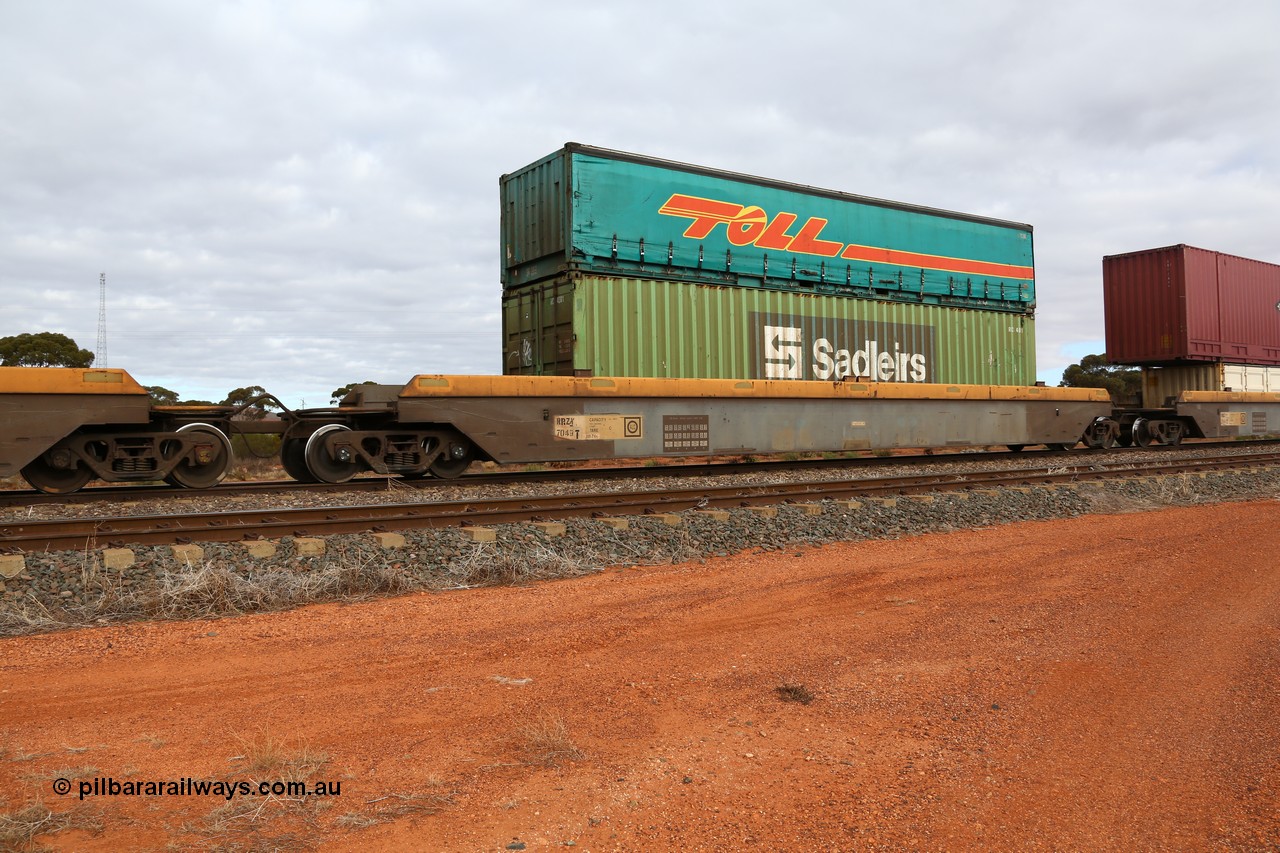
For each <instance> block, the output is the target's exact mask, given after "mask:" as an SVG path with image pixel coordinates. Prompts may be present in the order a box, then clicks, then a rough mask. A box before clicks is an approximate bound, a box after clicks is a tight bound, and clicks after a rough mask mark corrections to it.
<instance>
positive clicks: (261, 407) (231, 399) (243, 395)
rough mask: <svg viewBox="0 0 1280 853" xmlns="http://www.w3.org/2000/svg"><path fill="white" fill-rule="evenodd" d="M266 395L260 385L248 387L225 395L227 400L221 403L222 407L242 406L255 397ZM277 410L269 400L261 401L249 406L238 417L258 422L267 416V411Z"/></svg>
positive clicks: (265, 391)
mask: <svg viewBox="0 0 1280 853" xmlns="http://www.w3.org/2000/svg"><path fill="white" fill-rule="evenodd" d="M266 393H267V390H266V389H265V388H263V387H262V386H261V385H250V386H249V387H248V388H237V389H236V390H234V391H232V392H231V393H230V394H228V395H227V398H226V399H225V400H223V401H222V405H224V406H243V405H245V404H246V403H248V402H249V401H250V400H253V399H254V398H255V397H261V396H262V395H263V394H266ZM278 408H280V407H279V406H277V405H276V404H275V403H273V402H271V401H270V400H263V401H262V402H260V403H257V404H255V405H252V406H249V407H248V408H247V409H245V410H244V411H242V412H241V413H240V414H239V415H238V417H240V418H243V419H244V420H246V421H260V420H262V419H263V418H265V417H266V416H267V412H268V411H270V410H271V409H278Z"/></svg>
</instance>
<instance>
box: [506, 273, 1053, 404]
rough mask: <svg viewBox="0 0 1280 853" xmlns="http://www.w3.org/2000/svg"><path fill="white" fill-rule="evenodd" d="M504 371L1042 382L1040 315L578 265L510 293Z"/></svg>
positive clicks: (679, 376)
mask: <svg viewBox="0 0 1280 853" xmlns="http://www.w3.org/2000/svg"><path fill="white" fill-rule="evenodd" d="M502 309H503V311H502V315H503V320H502V322H503V373H505V374H513V375H558V376H657V377H673V378H688V379H802V380H831V381H836V380H840V379H844V378H845V377H866V378H869V379H871V380H872V381H893V382H943V383H949V384H965V385H1033V384H1034V383H1035V375H1036V358H1035V352H1036V343H1035V319H1034V318H1033V317H1031V316H1028V315H1022V314H1011V313H1007V312H1001V311H973V310H969V309H963V308H953V307H949V306H943V305H922V304H907V303H903V302H894V301H883V300H868V299H850V298H848V297H844V296H835V295H821V294H810V293H801V292H797V291H786V290H778V289H765V288H749V287H726V286H723V285H709V284H703V283H696V282H686V281H674V280H668V279H642V278H623V277H618V276H598V275H584V274H578V273H573V274H569V275H566V276H561V277H559V278H555V279H550V280H547V281H543V282H538V283H536V284H531V285H528V286H526V287H523V288H521V289H519V290H514V291H508V292H507V293H506V294H504V296H503V301H502Z"/></svg>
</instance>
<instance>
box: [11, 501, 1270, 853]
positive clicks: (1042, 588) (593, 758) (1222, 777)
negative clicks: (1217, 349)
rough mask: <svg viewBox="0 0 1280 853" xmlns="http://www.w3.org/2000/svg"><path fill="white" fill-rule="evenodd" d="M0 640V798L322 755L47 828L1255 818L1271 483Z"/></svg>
mask: <svg viewBox="0 0 1280 853" xmlns="http://www.w3.org/2000/svg"><path fill="white" fill-rule="evenodd" d="M0 670H2V672H3V676H2V681H0V690H2V691H3V692H0V728H2V729H3V731H4V733H5V734H4V743H3V750H4V751H3V752H2V753H0V798H2V799H3V802H2V803H0V811H3V812H7V813H13V812H15V811H16V810H17V809H19V808H20V807H22V806H23V805H25V804H27V803H29V802H31V801H33V800H35V799H42V800H43V802H44V803H45V804H46V805H47V806H48V807H49V808H51V809H52V810H53V811H55V812H64V811H67V810H68V809H71V808H72V807H74V806H77V805H78V801H77V794H76V792H77V790H78V785H79V784H80V782H91V781H92V779H93V778H94V777H99V778H104V779H105V778H107V777H113V778H114V779H116V780H117V781H134V782H139V781H145V780H176V779H181V778H184V777H195V778H205V779H231V780H240V779H253V780H255V781H256V780H261V779H267V780H271V779H277V778H281V776H282V775H283V774H285V773H286V772H287V767H288V766H290V765H289V761H288V759H289V758H297V757H298V755H299V754H300V753H301V752H303V751H304V750H305V751H306V752H307V753H308V754H309V755H310V756H311V757H313V758H316V757H317V756H318V759H317V760H321V761H324V763H323V764H321V765H320V766H319V767H318V768H315V767H314V766H313V767H312V768H310V769H308V770H298V769H297V767H296V762H295V765H293V766H294V770H293V772H294V773H295V775H298V776H300V777H301V776H306V775H307V773H310V775H309V780H310V781H312V782H315V781H340V782H341V784H342V788H341V796H337V797H328V798H324V799H321V798H316V797H312V798H308V799H307V800H306V801H305V802H302V803H297V802H293V801H291V800H288V799H273V798H262V797H257V798H250V797H241V798H239V803H240V806H239V809H238V810H235V809H228V808H225V807H223V808H221V809H220V807H222V806H223V801H222V800H221V799H220V798H217V797H212V796H204V797H201V796H187V797H178V796H173V797H149V798H148V797H140V796H134V797H126V796H123V795H122V796H115V797H109V796H103V797H96V798H93V797H91V798H88V799H86V800H85V801H84V803H83V804H79V807H80V811H78V812H76V815H77V819H78V820H79V821H81V822H92V821H95V820H96V821H98V822H99V823H100V824H101V829H100V831H98V832H97V834H95V833H94V832H92V831H90V830H88V829H77V828H70V829H66V830H63V831H61V832H58V833H55V834H50V835H44V836H40V838H39V841H40V842H42V843H44V844H47V845H49V846H51V847H55V848H65V849H77V850H120V849H138V848H150V849H157V850H160V849H164V848H165V847H166V845H169V844H172V845H173V846H174V848H177V849H183V848H187V847H189V848H208V847H212V846H217V845H222V846H223V847H224V849H271V847H272V846H273V845H274V846H276V847H280V848H283V849H305V848H308V847H320V848H322V849H327V850H352V851H354V850H369V849H392V850H394V849H417V850H457V851H472V850H504V849H521V848H520V847H519V845H521V844H523V845H524V848H523V849H528V850H545V849H553V848H555V849H568V848H570V847H572V848H574V849H582V850H615V849H616V850H663V849H682V850H722V849H760V850H871V849H890V850H902V849H919V850H978V849H1003V850H1069V849H1074V850H1083V849H1087V850H1136V849H1143V850H1162V849H1168V850H1274V849H1277V848H1280V502H1276V501H1260V502H1253V503H1247V504H1234V505H1220V506H1204V507H1193V508H1184V509H1173V510H1165V511H1161V512H1150V513H1135V514H1128V515H1114V516H1091V517H1085V518H1079V519H1074V520H1066V521H1054V522H1035V523H1020V524H1014V525H1009V526H1006V527H1000V528H995V529H987V530H979V531H964V532H959V533H952V534H946V535H942V534H938V535H927V536H920V537H916V538H911V539H903V540H898V541H879V542H862V543H850V544H842V545H836V546H830V547H824V548H817V549H806V550H804V551H802V552H783V553H772V554H756V555H743V556H739V557H734V558H728V559H719V560H714V561H709V562H707V563H706V564H702V565H696V564H686V565H673V566H662V567H656V568H642V569H628V570H625V571H618V570H609V571H607V572H604V573H602V574H600V575H596V576H592V577H589V578H585V579H581V580H575V581H568V582H558V583H549V584H541V585H536V586H530V587H526V588H503V589H485V590H474V591H465V592H456V593H447V594H435V595H431V594H424V595H412V596H406V597H402V598H397V599H391V600H382V601H375V602H368V603H362V604H355V605H347V606H337V605H335V606H323V607H310V608H306V609H303V610H298V611H294V612H289V613H280V614H269V615H260V616H252V617H244V618H236V619H224V620H217V621H204V622H186V623H146V624H135V625H128V626H123V627H110V628H102V629H95V630H85V631H75V632H66V633H61V634H55V635H47V636H38V637H30V638H21V639H11V640H6V641H3V642H0ZM783 684H793V685H803V687H804V688H806V689H807V690H808V691H810V692H811V693H812V695H813V701H812V702H811V703H810V704H807V705H806V704H801V703H798V702H784V701H782V700H781V698H780V696H779V694H778V692H777V690H776V688H778V687H779V686H781V685H783ZM271 738H275V739H287V741H288V742H287V744H286V745H285V747H284V748H283V750H282V755H281V756H280V759H279V760H278V761H277V762H276V763H275V764H274V765H273V764H271V762H270V760H269V756H267V757H266V758H264V756H263V753H265V752H267V751H268V750H267V749H266V746H265V741H266V740H268V739H271ZM575 750H576V751H575ZM326 758H327V760H326ZM255 759H262V760H259V761H258V764H259V769H257V770H253V769H251V768H250V767H248V765H249V764H250V763H252V762H254V761H255ZM59 776H65V777H67V778H69V779H71V781H72V785H73V789H72V792H71V794H69V795H67V796H62V797H60V796H57V795H56V794H54V793H53V792H52V790H51V785H52V780H53V779H55V778H57V777H59Z"/></svg>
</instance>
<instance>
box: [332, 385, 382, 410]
mask: <svg viewBox="0 0 1280 853" xmlns="http://www.w3.org/2000/svg"><path fill="white" fill-rule="evenodd" d="M377 384H378V383H377V382H374V381H373V380H372V379H366V380H365V381H363V382H348V383H347V384H346V385H343V386H342V387H341V388H339V389H337V390H336V391H334V392H333V393H332V394H330V395H329V402H330V403H333V404H334V405H337V404H338V403H341V402H342V398H343V397H345V396H347V395H348V394H350V393H351V391H352V389H354V388H356V387H357V386H359V385H377Z"/></svg>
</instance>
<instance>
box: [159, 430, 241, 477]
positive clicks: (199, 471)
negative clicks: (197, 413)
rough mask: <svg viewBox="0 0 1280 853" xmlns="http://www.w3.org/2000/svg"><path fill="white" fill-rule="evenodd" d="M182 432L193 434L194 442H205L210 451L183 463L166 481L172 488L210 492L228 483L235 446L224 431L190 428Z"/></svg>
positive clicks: (196, 453)
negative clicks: (232, 447)
mask: <svg viewBox="0 0 1280 853" xmlns="http://www.w3.org/2000/svg"><path fill="white" fill-rule="evenodd" d="M178 432H187V433H192V435H191V438H193V439H195V438H197V436H198V437H199V438H198V439H197V440H199V439H203V440H204V442H207V443H208V444H209V445H211V446H210V447H204V446H202V447H201V448H199V449H197V450H196V452H195V456H194V457H190V458H187V459H184V460H182V461H181V462H179V463H178V464H177V465H176V466H175V467H174V469H173V470H172V471H170V472H169V473H168V474H167V475H166V476H165V478H164V481H165V482H166V483H168V484H169V485H171V486H182V487H183V488H184V489H208V488H210V487H212V486H216V485H218V484H219V483H221V482H222V481H223V480H224V479H226V476H227V472H228V471H230V470H231V459H232V453H231V442H230V441H229V440H228V439H227V437H226V436H225V435H223V433H222V430H220V429H218V428H217V427H215V426H210V425H209V424H187V425H186V426H181V427H178Z"/></svg>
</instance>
